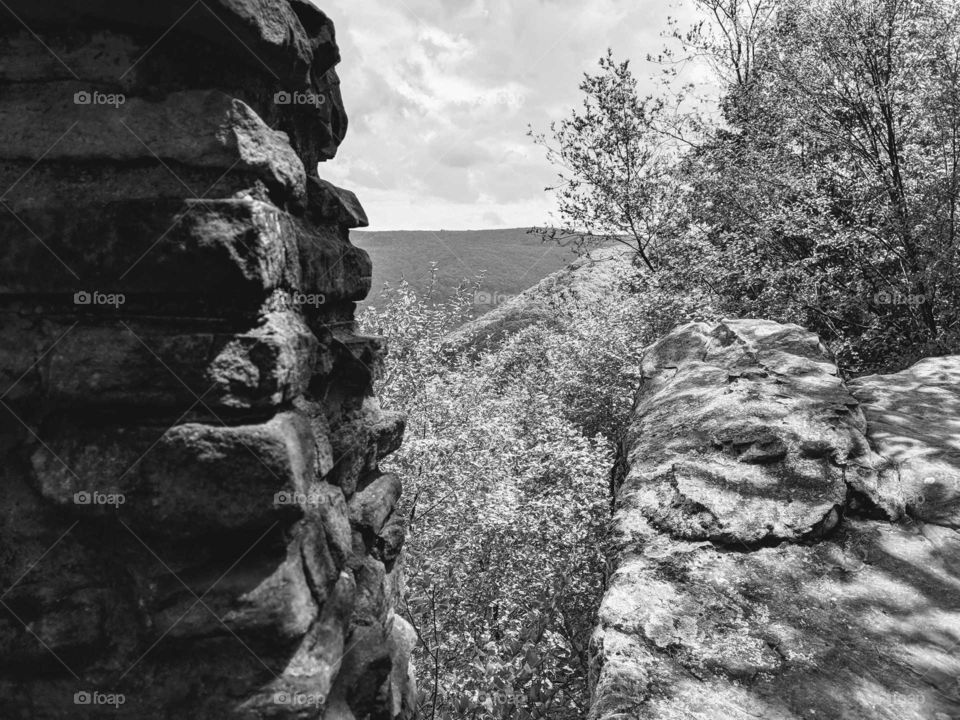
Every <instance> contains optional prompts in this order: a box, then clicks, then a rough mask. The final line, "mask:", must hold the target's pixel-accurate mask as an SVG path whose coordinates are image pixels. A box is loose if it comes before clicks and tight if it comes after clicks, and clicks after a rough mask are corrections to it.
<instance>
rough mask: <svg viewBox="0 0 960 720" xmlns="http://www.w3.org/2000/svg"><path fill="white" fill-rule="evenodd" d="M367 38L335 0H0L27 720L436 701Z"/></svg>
mask: <svg viewBox="0 0 960 720" xmlns="http://www.w3.org/2000/svg"><path fill="white" fill-rule="evenodd" d="M339 59H340V58H339V52H338V50H337V45H336V42H335V35H334V28H333V24H332V23H331V21H330V19H329V18H328V17H327V16H326V15H325V14H324V13H323V12H321V11H320V10H319V9H318V8H317V7H316V6H315V5H313V4H312V3H311V2H308V1H307V0H270V1H269V2H268V1H267V0H211V1H210V2H200V3H193V2H189V1H180V0H170V1H168V2H161V3H156V2H154V3H142V2H131V1H130V0H72V1H71V2H63V1H62V0H56V1H54V0H8V1H7V2H5V3H3V7H2V8H0V238H2V239H0V335H2V336H3V338H4V343H3V345H2V346H0V455H2V459H0V510H2V516H0V717H3V718H5V719H6V718H10V719H14V718H31V719H35V720H46V719H52V718H67V717H69V718H77V719H83V718H100V717H107V716H109V717H119V718H131V719H133V718H136V719H137V720H151V719H161V718H171V719H172V718H184V717H189V718H193V719H195V720H203V719H210V720H213V719H217V720H220V719H222V718H249V719H250V720H253V719H255V718H331V719H332V718H336V719H338V720H340V719H343V720H349V719H350V718H355V719H357V720H362V719H363V718H377V719H379V718H402V717H410V716H411V715H412V708H413V705H414V683H413V680H412V668H411V666H410V663H409V656H410V651H411V647H412V644H413V638H412V637H411V634H412V630H411V629H410V627H409V626H408V625H407V624H406V623H405V622H404V621H403V620H402V619H401V618H399V617H398V616H397V615H396V614H395V612H394V607H395V600H396V598H397V595H398V592H399V590H400V586H401V566H402V557H401V553H400V547H401V545H402V542H403V535H404V531H403V522H402V518H400V517H398V516H397V514H396V513H395V512H394V506H395V504H396V502H397V498H398V497H399V494H400V491H401V488H400V484H399V482H398V481H397V479H396V478H394V477H393V476H390V475H384V474H383V473H381V472H380V470H379V466H378V463H379V461H380V460H381V459H383V458H384V457H385V456H386V455H387V454H389V453H390V452H392V451H393V450H394V449H396V447H397V445H398V443H399V441H400V438H401V437H402V434H403V418H402V417H399V416H396V415H391V414H386V413H383V412H381V411H380V409H379V406H378V404H377V402H376V400H375V399H374V398H373V396H372V385H373V381H374V379H375V377H376V375H377V373H378V371H379V369H378V365H379V363H380V360H381V358H382V355H383V352H384V347H383V343H382V342H381V341H380V340H379V339H378V338H370V337H363V336H359V335H357V334H356V330H355V326H354V320H353V317H354V310H355V303H356V302H357V301H359V300H361V299H363V298H364V297H365V295H366V294H367V292H368V291H369V288H370V270H371V268H370V261H369V258H368V256H367V254H366V253H365V252H364V251H362V250H359V249H357V248H355V247H354V246H353V245H351V243H350V241H349V238H348V231H349V229H350V228H352V227H357V226H360V225H365V224H366V217H365V215H364V212H363V210H362V208H361V207H360V205H359V203H358V201H357V199H356V197H354V196H353V194H352V193H350V192H349V191H346V190H342V189H339V188H336V187H334V186H333V185H331V184H330V183H328V182H325V181H324V180H322V179H321V178H320V177H318V176H317V171H316V169H315V168H317V163H318V162H321V161H323V160H326V159H329V158H331V157H333V155H334V154H335V152H336V150H337V146H338V145H339V143H340V141H341V140H342V139H343V136H344V133H345V131H346V126H347V119H346V115H345V113H344V110H343V104H342V102H341V99H340V93H339V81H338V79H337V75H336V71H335V70H334V67H335V65H336V64H337V63H338V61H339ZM321 172H322V165H321Z"/></svg>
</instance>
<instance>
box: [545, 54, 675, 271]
mask: <svg viewBox="0 0 960 720" xmlns="http://www.w3.org/2000/svg"><path fill="white" fill-rule="evenodd" d="M580 89H581V90H582V91H583V93H584V95H585V97H584V101H583V107H582V108H581V109H580V110H579V111H574V112H572V113H571V115H570V117H568V118H567V119H565V120H562V121H561V122H559V123H552V124H551V126H550V137H549V138H548V137H547V136H546V135H544V134H537V133H534V132H533V131H532V130H531V133H530V134H531V136H532V137H533V138H534V140H535V142H537V144H539V145H542V146H543V147H544V148H546V150H547V157H548V158H549V159H550V161H551V162H553V163H554V164H555V165H556V166H557V167H558V168H559V169H560V173H559V183H558V184H557V185H556V186H555V187H552V188H548V190H550V191H555V192H556V193H557V200H558V204H559V211H560V217H561V219H562V220H561V224H560V226H559V227H556V228H545V229H543V230H541V231H540V232H541V234H542V235H543V237H544V238H545V239H547V240H552V241H559V242H566V241H572V242H573V243H574V244H575V245H576V246H577V247H578V249H581V250H583V249H589V248H591V247H594V246H596V245H598V244H603V243H608V242H620V243H624V244H627V245H629V246H630V247H631V248H632V249H633V250H634V251H635V252H636V253H637V256H638V258H639V259H640V260H641V262H642V263H643V265H644V266H645V267H646V268H647V269H648V270H649V271H650V272H651V273H655V272H656V270H657V267H656V266H657V259H656V258H657V251H658V248H659V246H660V245H661V244H662V243H663V241H664V240H665V239H666V238H667V237H669V236H670V235H671V234H673V232H674V230H673V227H672V226H673V225H674V223H675V221H676V213H675V210H676V208H677V207H678V198H679V195H680V193H681V188H680V187H678V186H677V185H676V183H674V182H673V179H672V175H671V172H670V168H671V167H672V165H673V162H674V155H675V151H674V143H672V142H670V140H669V138H667V137H666V136H665V135H663V134H662V133H660V132H658V131H657V129H656V122H657V119H658V117H659V116H660V115H661V113H662V112H663V103H662V102H661V101H660V100H656V99H652V98H645V99H644V98H640V97H639V95H638V93H637V81H636V78H635V77H634V76H633V73H632V71H631V70H630V63H629V62H626V61H625V62H620V63H618V62H616V61H615V60H614V58H613V54H612V52H608V53H607V56H606V57H604V58H602V59H601V60H600V71H599V72H598V73H597V74H595V75H590V74H587V75H585V76H584V80H583V82H582V83H581V84H580Z"/></svg>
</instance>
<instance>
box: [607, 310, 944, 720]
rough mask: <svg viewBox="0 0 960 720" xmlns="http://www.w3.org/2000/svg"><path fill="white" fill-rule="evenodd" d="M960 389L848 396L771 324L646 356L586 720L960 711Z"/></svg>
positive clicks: (803, 346)
mask: <svg viewBox="0 0 960 720" xmlns="http://www.w3.org/2000/svg"><path fill="white" fill-rule="evenodd" d="M958 372H960V358H939V359H932V360H928V361H925V362H924V363H921V364H920V365H918V366H916V367H914V368H912V369H911V370H909V371H906V372H904V373H902V374H899V375H895V376H886V377H874V378H864V379H861V380H859V381H857V382H855V383H851V385H850V387H849V388H848V387H847V386H845V385H844V383H843V382H842V381H841V380H840V378H839V377H838V375H837V369H836V367H835V366H834V365H833V364H832V362H831V360H830V358H829V357H828V354H827V353H826V351H825V349H824V347H823V346H822V345H821V343H820V342H819V340H818V338H817V337H816V336H815V335H813V334H811V333H809V332H806V331H805V330H803V329H802V328H799V327H797V326H792V325H779V324H776V323H772V322H766V321H759V320H740V321H723V322H720V323H717V324H714V325H706V324H701V323H694V324H690V325H686V326H683V327H681V328H678V329H677V330H675V331H674V332H672V333H671V334H669V335H668V336H666V337H664V338H663V339H661V340H660V341H659V342H657V343H656V344H655V345H653V346H652V347H650V348H649V349H648V350H647V352H646V354H645V358H644V363H643V377H644V380H643V383H642V386H641V387H640V389H639V391H638V394H637V400H636V405H635V408H634V413H633V422H632V424H631V426H630V428H629V431H628V433H627V434H626V436H625V439H624V442H623V448H622V451H621V457H620V460H619V463H618V467H617V471H616V473H615V487H616V491H617V498H616V516H615V520H614V526H615V531H616V553H615V556H614V557H613V558H612V564H613V570H614V572H613V575H612V577H611V582H610V587H609V589H608V591H607V593H606V596H605V598H604V600H603V604H602V607H601V609H600V614H599V627H598V628H597V630H596V632H595V635H594V638H593V642H592V677H591V681H592V686H593V688H594V691H593V703H592V708H591V712H590V717H591V718H594V719H596V720H600V719H604V720H607V719H610V720H612V719H613V718H616V719H617V720H620V719H621V718H657V719H661V718H662V719H667V718H670V719H673V718H677V719H679V718H684V719H686V718H699V717H702V718H711V719H714V718H718V719H719V718H730V719H731V720H733V719H734V718H737V719H739V718H746V717H762V718H765V719H770V720H799V719H800V718H813V717H817V718H850V719H851V720H852V719H854V718H855V719H857V720H861V719H864V718H877V719H879V718H902V719H905V720H906V719H909V720H921V719H924V720H930V719H936V720H944V719H945V718H952V717H954V716H956V715H957V714H958V713H960V686H958V684H957V677H960V659H958V656H957V652H956V650H957V647H958V646H960V645H958V644H960V535H958V533H957V532H956V530H955V529H954V526H953V523H952V515H951V512H952V504H951V502H952V498H953V495H952V493H953V489H954V488H955V487H956V483H957V481H958V479H960V464H958V463H957V461H956V458H957V455H956V451H957V442H958V440H957V438H958V437H960V436H958V434H957V428H956V418H957V415H956V411H957V395H956V393H957V386H956V384H955V382H954V381H955V378H956V377H957V373H958ZM924 427H927V428H929V429H930V430H931V431H932V432H929V433H927V432H925V431H924ZM923 475H927V476H928V477H934V478H935V480H934V481H933V482H931V483H927V484H926V485H925V487H928V488H932V489H933V491H932V492H931V493H930V495H931V498H932V500H930V501H927V500H924V501H920V500H918V499H917V495H916V487H917V482H916V481H915V480H914V478H915V477H919V476H923ZM920 482H921V484H922V483H923V482H924V481H920ZM928 502H929V503H931V504H932V507H931V506H928Z"/></svg>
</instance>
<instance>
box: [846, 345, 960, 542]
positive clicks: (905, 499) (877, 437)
mask: <svg viewBox="0 0 960 720" xmlns="http://www.w3.org/2000/svg"><path fill="white" fill-rule="evenodd" d="M849 385H850V391H851V392H852V393H853V395H854V397H856V398H857V399H858V400H859V401H860V403H861V406H862V407H863V412H864V414H865V415H866V418H867V437H868V438H869V439H870V444H871V446H872V447H873V449H874V450H875V451H876V452H877V453H878V454H879V455H880V460H879V462H878V463H877V467H878V469H879V473H878V484H879V491H878V493H877V501H878V502H880V503H881V504H882V505H883V507H884V509H885V510H886V511H887V512H888V513H890V514H891V515H893V516H894V517H912V518H916V519H918V520H921V521H923V522H927V523H935V524H937V525H944V526H946V527H950V528H954V529H957V528H960V358H957V357H955V356H954V357H932V358H927V359H926V360H922V361H920V362H918V363H917V364H916V365H914V366H913V367H911V368H909V369H907V370H904V371H903V372H899V373H896V374H893V375H871V376H868V377H861V378H857V379H856V380H853V381H851V382H850V383H849Z"/></svg>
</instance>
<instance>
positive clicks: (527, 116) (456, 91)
mask: <svg viewBox="0 0 960 720" xmlns="http://www.w3.org/2000/svg"><path fill="white" fill-rule="evenodd" d="M314 1H315V2H317V4H318V5H319V6H320V7H322V9H323V10H324V11H325V12H326V13H327V14H328V15H329V16H330V17H331V18H332V19H333V21H334V23H335V25H336V28H337V41H338V44H339V45H340V49H341V54H342V57H343V59H342V61H341V64H340V66H339V68H338V73H339V75H340V78H341V82H342V85H341V91H342V93H343V96H344V103H345V105H346V108H347V114H348V115H349V118H350V128H349V130H348V132H347V137H346V140H345V141H344V143H343V144H342V145H341V147H340V151H339V154H338V156H337V157H336V158H335V159H334V160H332V161H329V162H327V163H325V164H324V165H322V166H321V172H322V174H323V177H324V178H325V179H326V180H329V181H330V182H333V183H334V184H336V185H340V186H342V187H345V188H348V189H350V190H353V191H354V192H356V193H357V195H358V196H359V198H360V200H361V203H362V204H363V206H364V208H365V209H366V211H367V214H368V216H369V217H370V223H371V228H370V229H371V230H441V229H444V230H475V229H486V228H508V227H526V226H533V225H540V224H544V223H547V222H549V221H550V218H551V213H552V212H553V208H554V202H553V198H552V195H551V194H550V193H548V192H545V191H544V188H545V187H547V186H548V185H550V184H551V183H552V182H553V181H554V180H555V178H556V172H555V170H553V169H552V167H551V166H550V164H549V163H548V162H547V160H546V158H545V155H544V151H543V149H542V148H540V147H538V146H536V145H534V143H533V140H532V139H531V138H529V137H528V136H527V131H528V129H529V127H530V126H532V127H533V128H534V129H535V130H536V131H538V132H543V131H546V130H548V128H549V124H550V122H551V121H553V120H560V119H562V118H563V117H565V116H566V115H567V114H569V112H570V110H571V109H572V108H574V107H575V106H577V105H579V103H580V92H579V90H578V85H579V83H580V80H581V79H582V77H583V73H584V72H587V71H593V70H594V69H595V68H596V66H597V62H598V61H599V59H600V57H601V56H602V55H604V54H605V53H606V50H607V48H608V47H610V48H612V49H613V51H614V54H615V56H616V57H617V58H618V59H626V58H630V59H631V60H632V61H633V67H634V72H635V74H636V75H637V76H638V78H641V79H643V82H646V83H648V84H647V85H646V86H645V87H646V88H649V89H652V88H653V87H654V85H653V80H652V78H653V76H654V75H655V74H656V73H657V72H658V68H657V67H656V66H654V65H651V64H650V63H648V62H647V61H646V56H647V53H651V52H652V53H656V52H658V51H659V50H660V49H661V48H662V47H663V44H664V40H663V39H662V38H661V32H663V31H664V30H665V29H666V28H667V17H668V15H672V16H674V17H677V18H679V19H680V20H681V22H682V23H683V24H686V23H687V22H688V20H692V12H691V10H690V8H689V5H691V4H692V2H691V0H677V2H678V3H679V4H676V3H675V4H674V5H673V6H669V5H668V3H667V2H665V1H658V0H319V1H318V0H314ZM647 77H649V78H651V79H650V80H649V81H647V80H646V78H647ZM643 89H644V87H643V86H642V90H643Z"/></svg>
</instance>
